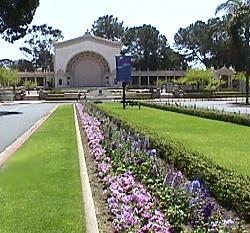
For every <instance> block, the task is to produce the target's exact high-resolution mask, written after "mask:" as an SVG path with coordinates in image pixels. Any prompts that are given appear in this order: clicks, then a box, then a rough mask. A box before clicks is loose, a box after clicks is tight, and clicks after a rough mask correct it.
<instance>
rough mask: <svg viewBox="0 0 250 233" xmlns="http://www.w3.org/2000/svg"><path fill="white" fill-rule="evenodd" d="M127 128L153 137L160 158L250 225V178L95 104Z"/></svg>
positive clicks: (152, 140)
mask: <svg viewBox="0 0 250 233" xmlns="http://www.w3.org/2000/svg"><path fill="white" fill-rule="evenodd" d="M92 106H94V107H95V108H96V109H98V110H99V111H101V112H103V113H105V114H106V115H108V116H109V117H111V118H113V119H114V120H115V121H117V122H120V123H121V124H122V125H123V126H124V127H125V128H128V129H130V130H132V131H137V132H140V133H141V134H142V135H150V141H151V142H152V145H153V147H154V148H157V150H158V152H159V153H158V154H159V156H160V157H161V158H162V159H164V160H166V161H170V162H171V163H172V164H173V165H174V167H175V168H177V169H179V170H181V171H182V172H183V173H184V174H185V175H186V176H187V178H188V179H190V180H193V179H200V180H202V181H203V182H205V184H206V185H208V186H209V187H210V191H211V192H212V193H213V195H214V196H215V198H216V199H217V201H219V202H220V203H221V204H222V205H223V206H224V207H229V208H230V207H233V209H235V210H236V212H237V213H238V214H239V216H240V217H243V218H244V219H245V220H246V221H247V222H248V223H250V177H249V176H243V175H241V174H236V173H235V172H234V171H233V170H232V169H226V168H224V167H222V166H220V165H219V164H217V163H216V162H214V161H213V160H212V159H210V158H209V157H207V156H206V155H205V154H202V153H199V152H192V151H189V150H187V149H185V147H184V146H183V145H181V144H180V143H178V142H176V141H173V140H171V139H168V138H165V139H164V138H160V137H159V136H158V135H157V134H152V133H150V131H149V130H145V129H143V128H142V127H139V126H137V125H135V124H132V123H129V122H126V121H124V120H122V119H121V118H120V117H118V116H116V115H115V114H113V113H112V112H109V111H107V110H104V109H102V108H100V107H99V106H98V105H97V104H94V105H92Z"/></svg>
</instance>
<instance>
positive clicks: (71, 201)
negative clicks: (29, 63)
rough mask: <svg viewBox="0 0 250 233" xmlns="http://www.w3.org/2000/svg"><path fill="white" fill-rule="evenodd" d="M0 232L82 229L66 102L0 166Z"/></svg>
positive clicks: (71, 125)
mask: <svg viewBox="0 0 250 233" xmlns="http://www.w3.org/2000/svg"><path fill="white" fill-rule="evenodd" d="M0 209H1V215H0V226H1V229H0V232H1V233H13V232H15V233H19V232H20V233H24V232H32V233H36V232H37V233H38V232H39V233H40V232H50V233H59V232H60V233H61V232H65V233H66V232H67V233H68V232H72V233H73V232H76V233H78V232H85V225H84V213H83V203H82V193H81V182H80V171H79V162H78V154H77V144H76V133H75V125H74V114H73V106H72V105H62V106H60V107H59V109H57V111H56V112H55V113H54V114H53V115H52V116H51V117H50V118H49V119H48V120H47V121H46V122H45V123H44V125H43V126H42V127H41V128H40V129H39V130H38V131H37V132H35V133H34V134H33V136H32V137H31V138H30V140H28V142H27V143H26V144H24V145H23V147H22V148H21V149H20V150H19V151H17V152H16V154H15V155H14V156H13V157H12V159H11V160H10V161H8V162H7V164H6V165H5V166H3V167H2V168H1V169H0Z"/></svg>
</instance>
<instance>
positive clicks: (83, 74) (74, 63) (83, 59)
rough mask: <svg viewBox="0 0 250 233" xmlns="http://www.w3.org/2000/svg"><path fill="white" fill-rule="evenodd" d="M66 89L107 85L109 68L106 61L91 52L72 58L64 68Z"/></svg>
mask: <svg viewBox="0 0 250 233" xmlns="http://www.w3.org/2000/svg"><path fill="white" fill-rule="evenodd" d="M65 75H66V78H67V86H68V87H101V86H107V85H109V75H110V67H109V64H108V62H107V61H106V59H105V58H104V57H103V56H102V55H100V54H98V53H96V52H92V51H85V52H81V53H78V54H76V55H75V56H73V57H72V58H71V59H70V60H69V62H68V64H67V68H66V74H65Z"/></svg>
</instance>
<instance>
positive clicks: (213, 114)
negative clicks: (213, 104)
mask: <svg viewBox="0 0 250 233" xmlns="http://www.w3.org/2000/svg"><path fill="white" fill-rule="evenodd" d="M140 103H141V106H146V107H151V108H156V109H161V110H165V111H172V112H177V113H183V114H187V115H193V116H198V117H202V118H208V119H213V120H218V121H226V122H231V123H236V124H240V125H246V126H250V116H249V115H240V114H237V113H230V112H219V111H213V110H209V109H201V108H194V107H182V106H176V105H173V104H166V105H159V104H152V103H145V102H140Z"/></svg>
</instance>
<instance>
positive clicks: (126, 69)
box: [115, 56, 132, 83]
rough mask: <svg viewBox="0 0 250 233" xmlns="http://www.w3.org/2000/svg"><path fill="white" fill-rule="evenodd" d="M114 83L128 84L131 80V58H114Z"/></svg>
mask: <svg viewBox="0 0 250 233" xmlns="http://www.w3.org/2000/svg"><path fill="white" fill-rule="evenodd" d="M115 59H116V81H117V82H126V83H129V82H131V80H132V77H131V69H132V61H131V56H116V57H115Z"/></svg>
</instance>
